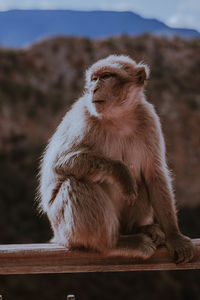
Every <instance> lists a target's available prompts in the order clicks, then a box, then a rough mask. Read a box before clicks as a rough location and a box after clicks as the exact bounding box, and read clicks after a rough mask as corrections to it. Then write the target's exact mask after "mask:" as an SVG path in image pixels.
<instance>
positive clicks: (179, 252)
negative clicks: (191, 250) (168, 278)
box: [175, 248, 185, 264]
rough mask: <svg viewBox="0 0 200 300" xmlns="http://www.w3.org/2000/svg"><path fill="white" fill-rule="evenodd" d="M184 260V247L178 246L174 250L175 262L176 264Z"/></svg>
mask: <svg viewBox="0 0 200 300" xmlns="http://www.w3.org/2000/svg"><path fill="white" fill-rule="evenodd" d="M184 260H185V255H184V249H183V248H178V249H176V250H175V262H176V264H180V263H183V262H184Z"/></svg>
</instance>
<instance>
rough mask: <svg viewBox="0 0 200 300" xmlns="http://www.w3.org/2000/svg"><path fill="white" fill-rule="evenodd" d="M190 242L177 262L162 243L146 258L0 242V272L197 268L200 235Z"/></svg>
mask: <svg viewBox="0 0 200 300" xmlns="http://www.w3.org/2000/svg"><path fill="white" fill-rule="evenodd" d="M193 243H194V245H195V248H196V253H195V257H194V258H193V260H192V261H191V262H188V263H185V264H178V265H176V264H175V263H173V262H172V259H171V257H170V256H169V254H168V251H167V249H166V248H164V247H163V248H160V249H158V250H156V252H155V254H154V255H153V256H152V257H151V258H149V259H148V260H139V259H134V258H130V257H120V256H118V257H114V256H108V255H105V254H104V255H100V254H97V253H92V252H90V253H88V252H81V251H68V250H67V249H66V248H64V247H62V246H59V245H56V244H21V245H20V244H18V245H0V274H1V275H6V274H41V273H82V272H126V271H148V270H149V271H150V270H151V271H153V270H160V271H161V270H196V269H200V239H194V240H193ZM127 247H128V245H127Z"/></svg>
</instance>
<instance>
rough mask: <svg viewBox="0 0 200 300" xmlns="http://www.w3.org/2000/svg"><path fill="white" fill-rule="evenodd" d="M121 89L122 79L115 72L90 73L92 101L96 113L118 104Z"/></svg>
mask: <svg viewBox="0 0 200 300" xmlns="http://www.w3.org/2000/svg"><path fill="white" fill-rule="evenodd" d="M122 89H123V83H122V80H120V78H119V77H118V75H117V74H115V73H111V72H108V71H105V72H99V73H96V74H93V75H92V78H91V92H92V103H93V105H95V108H96V111H97V112H98V113H103V112H106V111H107V110H108V109H109V108H111V107H112V106H116V105H118V104H119V102H120V99H121V96H122V95H121V94H122Z"/></svg>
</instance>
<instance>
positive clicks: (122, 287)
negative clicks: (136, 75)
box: [0, 35, 200, 300]
mask: <svg viewBox="0 0 200 300" xmlns="http://www.w3.org/2000/svg"><path fill="white" fill-rule="evenodd" d="M111 53H116V54H128V55H130V56H131V57H132V58H134V59H136V60H137V61H140V60H143V61H145V62H146V63H148V64H149V65H150V67H151V77H150V80H149V83H148V84H147V86H146V94H147V99H148V100H149V101H150V102H151V103H153V104H154V105H155V108H156V110H157V112H158V113H159V116H160V118H161V123H162V126H163V131H164V135H165V138H166V144H167V152H168V162H169V165H170V168H171V170H172V172H173V176H174V187H175V192H176V198H177V202H178V204H179V207H180V214H179V223H180V226H181V230H182V231H183V232H184V233H185V234H188V235H189V236H191V237H194V238H195V237H199V232H200V219H199V213H200V196H199V195H200V185H199V182H200V84H199V83H200V57H199V53H200V39H193V40H183V39H180V38H174V39H171V40H168V39H166V38H158V37H155V36H154V37H153V36H150V35H143V36H138V37H128V36H126V35H123V36H120V37H118V38H109V39H105V40H95V41H91V40H89V39H86V38H72V37H71V38H70V37H68V38H66V37H56V38H52V39H49V40H45V41H42V42H40V43H37V44H34V45H32V46H31V47H30V48H28V49H27V50H9V49H0V166H1V172H0V214H1V217H0V228H1V231H0V243H29V242H30V243H32V242H45V241H47V240H48V239H49V238H50V236H51V233H50V228H49V225H48V222H47V220H46V218H44V217H40V216H38V215H37V213H36V207H35V205H34V195H35V191H36V186H37V179H36V176H37V173H38V165H39V160H40V157H41V154H42V152H43V150H44V147H45V145H46V143H47V140H48V138H50V136H51V135H52V133H53V132H54V130H55V128H56V126H57V125H58V123H59V122H60V120H61V118H62V116H63V115H64V113H65V111H66V109H67V107H68V106H69V105H70V104H71V103H73V101H74V100H75V99H76V98H77V97H79V96H80V95H81V93H82V89H83V86H84V71H85V69H86V68H87V67H88V66H89V65H90V64H91V63H93V62H94V61H96V60H98V59H99V58H102V57H105V56H107V55H109V54H111ZM198 275H200V273H199V272H198V271H197V270H195V271H194V272H192V271H188V272H187V273H185V272H184V271H183V272H171V273H170V272H154V273H152V272H148V273H145V272H132V273H131V272H130V273H123V274H117V273H110V274H103V273H99V274H98V273H97V274H73V275H72V274H70V275H69V274H68V275H46V274H45V275H38V276H36V275H34V276H7V277H6V276H1V281H0V291H1V293H3V295H4V296H5V298H6V299H16V300H22V299H30V300H32V299H36V298H38V295H40V296H39V298H40V299H42V300H47V299H48V300H53V299H56V298H57V299H65V298H66V294H69V293H74V294H75V295H76V296H77V299H83V300H84V299H85V300H86V299H97V300H100V299H105V300H110V299H113V294H114V295H115V299H116V300H120V299H122V298H123V299H129V298H130V299H132V298H131V297H132V295H133V291H134V295H135V296H134V297H135V298H136V299H147V297H148V299H149V300H154V299H160V298H162V299H163V300H165V299H169V298H170V297H172V298H173V299H177V300H182V299H186V298H188V297H189V298H191V299H197V298H198V297H199V276H198ZM48 286H50V287H51V288H47V287H48ZM144 286H145V288H144ZM147 295H148V296H147ZM185 297H186V298H185Z"/></svg>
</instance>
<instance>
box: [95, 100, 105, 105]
mask: <svg viewBox="0 0 200 300" xmlns="http://www.w3.org/2000/svg"><path fill="white" fill-rule="evenodd" d="M104 102H105V101H104V100H93V101H92V103H98V104H102V103H104Z"/></svg>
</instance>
